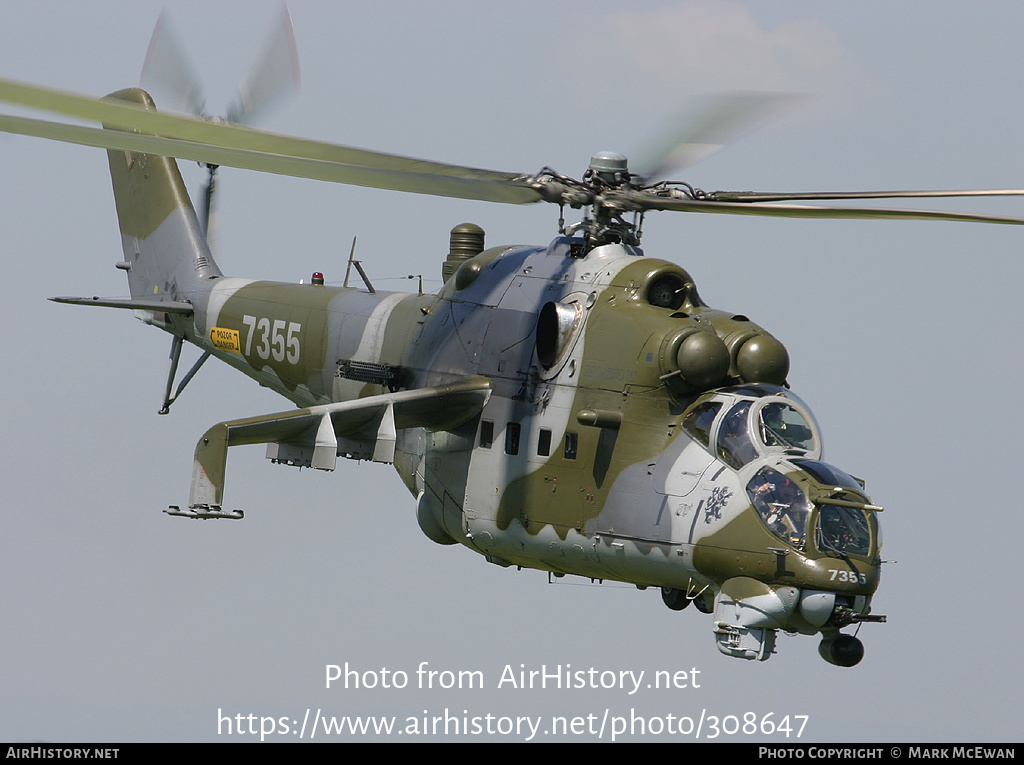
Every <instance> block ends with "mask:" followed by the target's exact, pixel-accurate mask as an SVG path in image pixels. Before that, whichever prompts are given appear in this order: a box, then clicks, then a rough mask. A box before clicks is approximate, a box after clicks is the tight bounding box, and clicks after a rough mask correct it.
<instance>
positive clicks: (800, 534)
mask: <svg viewBox="0 0 1024 765" xmlns="http://www.w3.org/2000/svg"><path fill="white" fill-rule="evenodd" d="M683 428H684V429H685V430H686V432H687V433H688V434H689V435H690V436H691V437H692V438H693V439H694V440H696V441H697V442H699V443H700V444H702V445H703V446H704V448H705V449H707V450H708V451H709V452H711V453H712V454H713V455H714V456H715V457H717V458H718V459H719V460H721V461H722V462H724V463H725V464H726V465H728V466H729V467H731V468H733V469H734V470H736V471H737V472H742V473H744V474H748V475H749V472H750V471H753V474H752V475H750V477H749V478H747V479H746V480H747V484H746V493H747V497H748V499H749V500H750V504H751V506H752V507H753V508H754V510H755V511H756V512H757V513H758V515H759V516H760V517H761V520H762V521H763V522H764V524H765V526H766V527H767V528H768V530H769V531H770V532H771V533H772V534H774V535H775V536H776V537H778V538H779V539H780V540H782V541H783V542H785V543H786V544H788V545H790V546H792V547H794V548H796V549H797V550H804V551H808V552H810V551H811V550H812V549H813V550H816V551H817V552H819V553H824V554H837V555H841V556H845V555H858V556H870V555H872V551H873V550H874V551H877V550H878V547H879V546H880V544H881V540H880V536H879V532H878V524H877V522H876V521H875V519H874V517H873V514H869V513H868V512H866V511H865V510H864V509H861V508H863V507H865V506H866V505H867V501H866V495H865V494H864V486H863V484H862V482H860V481H858V480H857V479H856V478H853V477H852V476H850V475H848V474H847V473H845V472H844V471H842V470H840V469H839V468H837V467H835V466H833V465H830V464H828V463H827V462H822V461H821V453H822V447H821V435H820V431H819V430H818V425H817V422H816V421H815V420H814V416H813V415H812V414H811V411H810V409H808V408H807V405H806V404H804V402H803V401H801V400H800V398H799V397H797V396H795V395H794V394H793V393H792V392H790V391H788V390H786V389H785V388H781V387H778V386H775V385H765V384H757V385H743V386H737V387H733V388H723V389H720V390H716V391H713V392H710V393H707V394H705V395H703V396H701V397H700V398H699V399H697V401H696V402H695V403H694V404H693V405H692V406H691V407H690V408H689V410H688V411H687V412H686V414H685V415H684V416H683ZM751 463H756V464H751ZM758 464H760V465H761V466H760V467H758ZM748 465H749V466H750V467H749V470H744V468H745V467H747V466H748ZM809 536H810V538H811V539H812V540H813V542H810V543H809V539H808V537H809Z"/></svg>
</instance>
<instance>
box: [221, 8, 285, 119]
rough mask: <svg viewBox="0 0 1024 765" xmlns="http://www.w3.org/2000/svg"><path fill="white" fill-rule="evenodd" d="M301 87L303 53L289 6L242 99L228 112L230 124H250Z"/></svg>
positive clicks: (244, 87) (247, 81)
mask: <svg viewBox="0 0 1024 765" xmlns="http://www.w3.org/2000/svg"><path fill="white" fill-rule="evenodd" d="M298 87H299V51H298V47H297V46H296V44H295V30H294V28H293V27H292V17H291V14H290V13H288V7H287V6H285V7H283V8H282V9H281V19H280V24H279V25H278V26H275V27H274V29H273V31H272V32H271V34H270V37H268V38H267V41H266V43H264V46H263V52H262V55H261V56H260V58H259V59H258V61H257V64H256V65H255V66H254V67H253V69H252V70H251V71H250V73H249V76H248V77H246V79H245V81H244V82H243V83H242V85H241V86H240V87H239V94H238V98H237V99H235V101H234V103H232V104H231V106H230V107H229V108H228V113H227V120H228V122H237V123H240V124H249V123H250V122H251V121H252V120H253V119H254V115H256V114H257V113H259V112H261V111H263V110H265V109H266V108H267V107H268V106H270V105H271V104H273V103H274V102H275V101H279V100H281V99H282V98H284V97H285V96H287V95H289V94H291V93H294V92H295V91H296V90H298Z"/></svg>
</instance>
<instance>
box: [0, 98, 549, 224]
mask: <svg viewBox="0 0 1024 765" xmlns="http://www.w3.org/2000/svg"><path fill="white" fill-rule="evenodd" d="M0 131H3V132H7V133H18V134H20V135H29V136H36V137H39V138H49V139H51V140H55V141H64V142H66V143H75V144H80V145H83V146H95V147H98V148H103V149H116V150H120V151H132V152H140V153H144V154H160V155H163V156H168V157H178V158H180V159H189V160H194V161H196V162H204V163H208V164H214V165H227V166H230V167H240V168H244V169H248V170H259V171H262V172H268V173H276V174H278V175H291V176H295V177H298V178H312V179H314V180H320V181H332V182H334V183H346V184H351V185H355V186H367V187H370V188H377V189H391V190H394V191H407V192H411V193H414V194H431V195H434V196H442V197H456V198H459V199H476V200H481V201H485V202H504V203H508V204H526V203H529V202H537V201H540V199H541V196H540V193H539V192H538V191H537V190H535V189H533V188H531V187H530V186H527V185H525V184H519V183H516V182H514V181H511V180H506V179H505V178H504V177H503V178H502V179H501V180H491V179H487V178H472V177H469V178H461V177H456V176H454V175H437V174H432V173H429V172H413V171H411V170H391V169H385V168H377V167H365V166H360V165H347V164H344V163H340V162H331V161H329V160H323V159H309V158H305V157H295V156H283V155H279V154H273V153H270V152H261V151H250V150H246V149H236V148H230V147H225V146H211V145H208V144H201V143H193V142H190V141H183V140H180V139H176V138H164V137H162V136H152V135H143V134H139V133H125V132H121V131H119V130H101V129H99V128H90V127H84V126H82V125H65V124H61V123H56V122H46V121H44V120H34V119H28V118H24V117H11V116H7V115H0ZM411 162H412V163H413V165H416V164H417V163H418V161H417V160H412V161H411ZM419 164H424V165H428V166H429V165H431V164H432V163H419Z"/></svg>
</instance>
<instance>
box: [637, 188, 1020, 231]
mask: <svg viewBox="0 0 1024 765" xmlns="http://www.w3.org/2000/svg"><path fill="white" fill-rule="evenodd" d="M629 198H630V199H631V200H632V201H634V202H636V203H637V204H638V205H639V206H640V207H641V208H643V209H646V210H676V211H679V212H701V213H723V214H726V215H762V216H768V217H776V218H830V219H842V218H902V219H912V220H955V221H967V222H975V223H1004V224H1009V225H1014V226H1021V225H1024V219H1021V218H1005V217H1001V216H996V215H980V214H975V213H954V212H944V211H941V210H905V209H897V208H893V209H888V208H884V207H810V206H804V205H755V204H749V203H744V202H716V201H713V200H704V199H672V198H668V197H659V196H656V195H654V194H648V193H645V192H638V193H636V194H631V195H629Z"/></svg>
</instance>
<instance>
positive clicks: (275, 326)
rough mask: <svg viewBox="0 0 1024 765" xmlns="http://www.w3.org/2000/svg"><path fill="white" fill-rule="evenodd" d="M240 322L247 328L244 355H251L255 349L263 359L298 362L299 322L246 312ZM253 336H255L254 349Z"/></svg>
mask: <svg viewBox="0 0 1024 765" xmlns="http://www.w3.org/2000/svg"><path fill="white" fill-rule="evenodd" d="M242 323H243V324H245V326H247V327H248V328H249V332H248V334H247V336H246V338H245V355H246V356H252V353H253V350H255V351H256V355H257V356H259V357H260V358H261V359H264V360H269V359H271V358H273V359H274V361H287V362H288V363H289V364H298V363H299V351H300V346H299V333H300V332H301V331H302V325H301V324H298V323H296V322H294V321H285V320H284V319H273V320H271V319H268V318H266V317H263V318H259V319H257V318H256V317H255V316H249V315H248V314H246V315H245V316H243V317H242ZM253 337H255V338H256V348H255V349H253Z"/></svg>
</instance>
